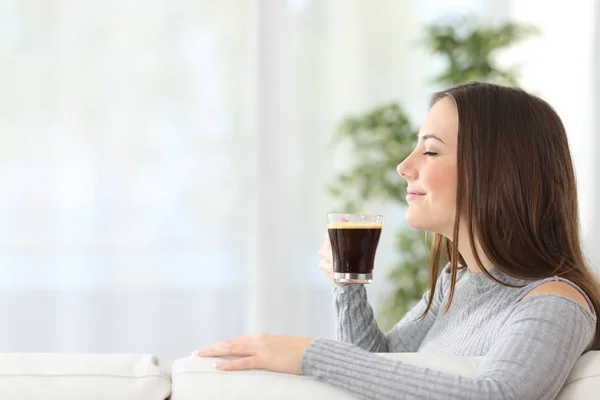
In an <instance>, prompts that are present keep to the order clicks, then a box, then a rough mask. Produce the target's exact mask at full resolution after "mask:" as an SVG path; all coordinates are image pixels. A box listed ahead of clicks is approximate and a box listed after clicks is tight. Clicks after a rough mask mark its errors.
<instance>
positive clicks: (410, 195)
mask: <svg viewBox="0 0 600 400" xmlns="http://www.w3.org/2000/svg"><path fill="white" fill-rule="evenodd" d="M423 196H425V193H424V192H420V191H418V190H413V189H409V190H407V191H406V201H410V200H414V199H418V198H421V197H423Z"/></svg>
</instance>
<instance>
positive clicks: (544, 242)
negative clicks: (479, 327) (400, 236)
mask: <svg viewBox="0 0 600 400" xmlns="http://www.w3.org/2000/svg"><path fill="white" fill-rule="evenodd" d="M444 97H449V98H451V99H453V100H454V103H455V105H456V109H457V111H458V150H457V151H458V154H457V164H458V182H457V193H456V211H455V215H456V216H457V217H456V219H455V223H454V231H453V237H452V241H450V240H448V239H447V238H445V237H443V236H442V235H441V234H438V233H436V234H435V235H434V238H433V243H432V250H431V258H430V268H429V283H430V291H429V302H428V305H427V309H426V311H425V313H424V315H425V314H426V313H427V312H428V311H429V308H430V307H431V303H432V301H433V298H434V293H435V286H436V280H437V277H438V274H439V269H440V258H441V255H442V251H445V252H446V255H447V258H448V259H449V260H450V273H451V279H450V294H449V300H448V303H447V305H446V310H448V308H449V307H450V304H451V302H452V298H453V295H454V289H455V286H456V274H457V271H458V269H459V263H460V264H461V265H463V266H464V260H463V259H462V257H461V256H460V254H459V252H458V236H459V235H458V234H459V220H460V218H459V216H461V215H463V216H465V217H466V219H467V221H468V223H467V227H468V238H469V241H470V246H471V249H472V250H473V253H474V254H475V260H476V261H477V264H478V266H479V268H480V269H481V271H482V272H483V273H484V274H485V275H486V276H487V277H488V278H490V279H492V280H494V281H496V282H497V283H499V284H503V285H505V284H504V283H503V282H501V281H499V280H498V279H496V278H495V277H494V276H492V275H491V274H490V273H489V272H488V271H487V270H486V269H485V268H484V267H483V265H482V263H481V259H480V258H479V254H478V253H477V250H476V248H475V240H474V238H475V237H476V238H477V239H478V241H479V245H480V246H481V249H482V250H483V253H484V254H485V256H486V257H487V258H489V260H490V261H491V262H492V263H493V265H494V266H495V267H496V268H498V270H500V271H501V272H503V273H505V274H506V275H509V276H513V277H516V278H522V279H533V280H537V279H544V278H547V277H551V276H561V277H563V278H566V279H568V280H570V281H571V282H573V283H575V284H576V285H577V286H579V287H580V288H581V289H582V290H583V291H584V292H585V293H586V294H587V295H588V297H589V298H590V300H591V302H592V306H593V308H594V310H595V311H596V312H599V311H600V285H599V284H598V281H597V280H596V278H595V276H594V274H593V273H592V272H591V271H590V269H589V268H588V266H587V264H586V260H585V257H584V255H583V251H582V249H581V243H580V237H579V213H578V205H577V187H576V183H575V172H574V168H573V162H572V159H571V153H570V151H569V144H568V141H567V135H566V132H565V128H564V126H563V124H562V121H561V120H560V118H559V116H558V115H557V114H556V112H555V111H554V109H553V108H552V107H551V106H550V105H549V104H548V103H546V102H545V101H544V100H542V99H540V98H538V97H536V96H533V95H530V94H528V93H526V92H525V91H523V90H521V89H518V88H510V87H504V86H499V85H494V84H489V83H481V82H470V83H466V84H462V85H458V86H455V87H452V88H450V89H447V90H444V91H441V92H438V93H436V94H434V95H433V98H432V101H431V105H432V106H433V104H435V103H436V102H437V101H438V100H440V99H442V98H444ZM599 333H600V318H598V322H597V324H596V335H595V339H594V344H593V348H594V349H598V348H600V335H599Z"/></svg>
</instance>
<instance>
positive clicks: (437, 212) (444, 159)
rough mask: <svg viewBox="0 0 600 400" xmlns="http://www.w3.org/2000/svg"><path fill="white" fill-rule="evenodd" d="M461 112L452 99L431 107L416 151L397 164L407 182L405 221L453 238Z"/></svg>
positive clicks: (445, 99) (420, 133) (443, 99)
mask: <svg viewBox="0 0 600 400" xmlns="http://www.w3.org/2000/svg"><path fill="white" fill-rule="evenodd" d="M457 143H458V113H457V110H456V106H455V104H454V101H453V100H452V99H451V98H449V97H444V98H442V99H440V100H439V101H438V102H437V103H435V104H434V105H433V107H431V109H430V110H429V112H428V113H427V116H426V117H425V121H424V122H423V125H422V126H421V130H420V131H419V142H418V144H417V147H416V148H415V149H414V151H413V152H412V153H411V154H410V155H409V156H408V157H407V158H406V159H405V160H404V161H402V162H401V163H400V165H398V168H397V171H398V173H399V174H400V176H402V177H403V178H404V179H406V181H407V182H408V190H407V192H408V195H407V197H406V199H407V201H408V209H407V211H406V222H407V223H408V224H409V225H410V226H412V227H413V228H417V229H421V230H425V231H430V232H436V233H441V234H442V235H444V236H446V237H448V238H452V232H453V228H454V213H455V207H456V186H457Z"/></svg>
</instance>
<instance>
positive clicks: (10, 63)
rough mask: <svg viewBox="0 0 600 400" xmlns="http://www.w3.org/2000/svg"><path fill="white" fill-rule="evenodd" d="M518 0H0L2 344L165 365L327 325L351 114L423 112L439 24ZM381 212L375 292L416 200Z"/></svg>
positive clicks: (319, 332) (376, 294) (315, 332)
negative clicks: (431, 29)
mask: <svg viewBox="0 0 600 400" xmlns="http://www.w3.org/2000/svg"><path fill="white" fill-rule="evenodd" d="M425 3H427V5H426V6H425V5H424V4H425ZM503 5H505V3H504V2H493V3H490V5H488V2H484V1H474V0H473V1H462V2H458V3H456V4H455V5H453V6H452V7H449V6H447V5H446V6H444V5H443V4H440V2H436V1H426V2H422V1H412V0H403V1H398V0H377V1H370V0H369V1H366V0H365V1H362V0H360V1H359V0H355V1H345V0H287V1H284V0H281V1H279V0H273V1H271V0H219V1H205V0H201V1H192V0H178V1H166V0H129V1H126V2H123V1H117V0H110V1H102V2H98V1H91V0H88V1H80V0H48V1H20V0H0V88H1V89H0V188H1V190H0V326H2V329H0V351H2V352H7V351H18V352H128V353H129V352H150V353H154V354H156V355H157V356H159V358H160V359H161V360H162V361H163V364H164V365H165V367H166V368H168V366H169V365H170V363H171V362H172V361H173V360H174V359H176V358H178V357H185V356H187V355H188V354H189V352H190V351H191V350H193V349H195V348H197V347H200V346H205V345H208V344H211V343H213V342H216V341H219V340H223V339H227V338H230V337H234V336H238V335H244V334H251V333H256V332H261V331H263V332H269V333H280V334H293V335H304V336H313V337H314V336H331V335H332V334H333V321H332V318H333V314H332V308H331V288H330V284H329V282H328V281H327V280H326V278H325V276H324V275H323V274H322V273H321V272H320V271H319V270H318V266H317V263H318V258H317V255H316V252H317V250H318V248H319V246H320V245H321V241H322V235H323V233H324V228H325V225H324V224H325V213H326V212H328V211H330V210H337V208H336V206H337V204H338V203H337V202H336V201H335V200H334V199H331V198H329V197H328V195H327V192H326V186H327V184H328V183H330V182H331V181H332V179H333V177H334V175H335V173H336V172H337V171H340V170H343V169H344V168H346V167H347V166H348V165H349V163H351V162H352V160H350V159H349V158H348V156H347V151H346V150H345V149H344V148H336V147H333V146H332V141H333V134H334V131H335V128H336V125H337V124H338V123H339V122H340V120H341V119H342V118H343V117H344V116H347V115H350V114H354V113H362V112H365V111H366V110H368V109H369V108H371V107H374V106H376V105H379V104H381V103H382V102H386V101H400V102H401V103H402V104H403V105H404V106H405V107H406V109H407V110H408V111H409V113H410V115H411V116H412V117H413V120H414V122H415V123H418V122H419V121H420V119H421V118H422V117H423V115H424V114H425V112H426V108H427V102H428V95H429V94H430V92H431V90H432V88H431V87H429V86H428V84H427V82H428V79H429V78H430V77H431V76H432V74H433V71H434V70H435V69H436V68H438V67H439V65H438V64H436V61H435V60H432V59H431V57H430V56H429V55H428V54H427V52H426V50H425V49H423V47H422V45H421V44H420V42H419V40H421V39H422V34H423V31H422V29H421V27H422V25H423V23H424V22H430V21H432V20H435V19H436V18H437V17H440V16H442V15H448V14H451V13H457V14H459V13H464V12H470V11H471V12H476V13H480V14H481V15H484V16H488V17H489V15H492V14H493V12H492V11H490V10H498V9H499V7H500V8H501V9H504V8H502V6H503ZM492 6H493V7H492ZM490 7H492V8H490ZM398 161H401V160H398ZM398 184H403V183H402V182H401V180H400V178H398ZM371 207H372V208H371V209H369V210H365V211H372V212H373V211H376V212H381V211H382V210H383V212H385V213H386V217H387V218H386V223H385V224H386V225H385V228H384V233H383V236H382V239H381V244H380V248H379V251H378V256H377V267H376V272H375V274H376V275H375V276H376V278H375V283H374V284H373V285H372V286H371V287H369V291H370V296H371V299H372V301H373V303H374V305H375V308H376V309H377V307H378V304H379V301H380V299H381V296H382V295H383V294H384V293H385V291H386V290H387V289H388V288H387V286H386V284H385V279H384V278H385V274H386V266H387V265H389V263H390V262H391V261H392V260H393V259H395V257H396V255H395V253H394V249H393V233H394V231H395V230H396V229H397V228H398V227H399V226H401V225H402V224H403V216H402V211H401V210H399V209H397V208H395V207H393V206H392V207H389V206H386V207H384V206H383V205H378V204H373V205H372V206H371Z"/></svg>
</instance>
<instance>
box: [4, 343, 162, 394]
mask: <svg viewBox="0 0 600 400" xmlns="http://www.w3.org/2000/svg"><path fill="white" fill-rule="evenodd" d="M170 391H171V382H170V379H169V376H168V375H167V374H166V373H164V372H162V371H161V370H160V366H159V362H158V359H157V358H156V357H154V356H152V355H138V354H19V353H5V354H0V399H10V400H34V399H35V400H39V399H44V400H115V399H128V400H137V399H139V400H164V399H166V398H168V396H169V394H170Z"/></svg>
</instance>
